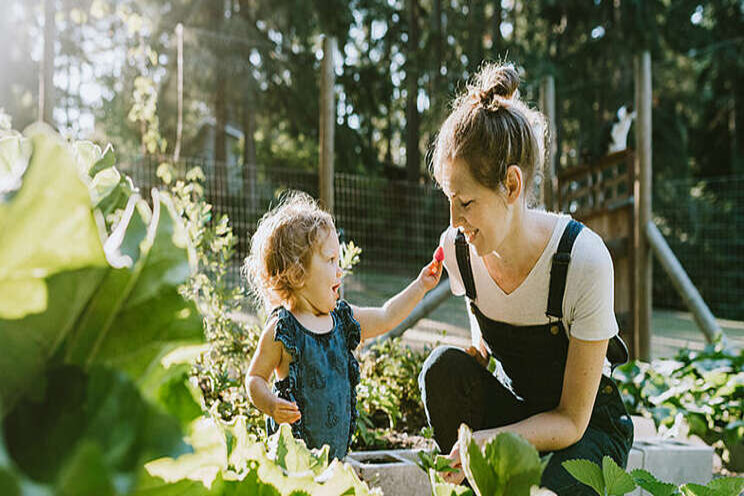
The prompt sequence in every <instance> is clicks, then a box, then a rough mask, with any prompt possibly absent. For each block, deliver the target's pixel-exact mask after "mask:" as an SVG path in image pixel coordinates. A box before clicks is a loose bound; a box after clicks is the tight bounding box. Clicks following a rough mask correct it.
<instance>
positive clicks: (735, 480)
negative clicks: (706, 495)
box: [708, 477, 744, 496]
mask: <svg viewBox="0 0 744 496" xmlns="http://www.w3.org/2000/svg"><path fill="white" fill-rule="evenodd" d="M708 488H710V489H713V490H714V491H718V492H720V493H721V494H722V495H726V496H739V495H740V494H741V493H742V491H744V477H719V478H717V479H713V480H712V481H710V482H709V483H708Z"/></svg>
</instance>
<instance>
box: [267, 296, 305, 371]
mask: <svg viewBox="0 0 744 496" xmlns="http://www.w3.org/2000/svg"><path fill="white" fill-rule="evenodd" d="M271 318H272V319H275V320H276V325H275V326H274V341H279V342H280V343H282V344H283V345H284V347H285V348H286V349H287V352H288V353H289V354H290V355H292V359H293V360H294V361H296V360H297V359H298V358H299V356H300V349H299V344H298V342H297V333H296V328H295V326H294V323H293V322H292V316H291V315H289V311H288V310H287V309H286V308H284V307H279V308H277V309H276V310H274V311H273V312H272V314H271Z"/></svg>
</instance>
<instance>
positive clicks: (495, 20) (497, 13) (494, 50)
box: [491, 1, 503, 59]
mask: <svg viewBox="0 0 744 496" xmlns="http://www.w3.org/2000/svg"><path fill="white" fill-rule="evenodd" d="M501 13H502V10H501V2H498V1H497V2H494V5H493V17H492V18H491V57H493V58H494V59H498V58H499V57H501V56H503V54H502V53H500V51H501V50H502V48H503V46H502V44H503V39H502V37H501Z"/></svg>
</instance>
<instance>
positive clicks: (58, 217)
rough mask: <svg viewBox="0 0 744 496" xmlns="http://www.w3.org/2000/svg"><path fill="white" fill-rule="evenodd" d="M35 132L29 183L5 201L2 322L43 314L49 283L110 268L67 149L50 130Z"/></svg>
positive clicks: (0, 251)
mask: <svg viewBox="0 0 744 496" xmlns="http://www.w3.org/2000/svg"><path fill="white" fill-rule="evenodd" d="M30 133H31V135H30V142H31V148H32V155H31V160H30V163H29V166H28V170H26V173H25V175H24V177H23V184H22V186H21V188H20V190H19V191H18V192H17V194H15V195H14V196H13V198H12V199H10V201H8V202H0V232H2V233H3V235H2V237H0V319H19V318H22V317H24V316H26V315H29V314H32V313H40V312H43V311H44V310H45V309H46V307H47V301H48V299H47V288H46V282H45V281H44V279H45V278H47V277H49V276H51V275H54V274H57V273H60V272H62V271H67V270H74V269H79V268H83V267H91V266H105V265H106V260H105V258H104V255H103V249H102V245H101V231H100V230H99V226H98V224H97V223H96V221H95V219H94V216H93V212H92V210H91V204H90V197H89V193H88V188H87V186H86V185H85V183H83V181H81V179H80V177H79V175H78V170H77V167H76V165H75V161H74V158H73V156H72V154H71V153H70V151H69V149H68V147H67V145H66V144H65V143H64V141H62V139H61V138H59V137H58V136H56V135H54V134H52V133H51V132H50V131H49V130H48V129H47V128H45V127H41V128H40V127H32V128H31V130H30ZM18 139H21V138H18Z"/></svg>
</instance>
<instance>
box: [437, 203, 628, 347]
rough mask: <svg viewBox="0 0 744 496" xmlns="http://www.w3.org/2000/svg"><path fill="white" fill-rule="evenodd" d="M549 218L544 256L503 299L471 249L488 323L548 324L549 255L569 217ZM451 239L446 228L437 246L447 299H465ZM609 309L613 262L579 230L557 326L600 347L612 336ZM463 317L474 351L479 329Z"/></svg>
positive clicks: (599, 242)
mask: <svg viewBox="0 0 744 496" xmlns="http://www.w3.org/2000/svg"><path fill="white" fill-rule="evenodd" d="M549 215H555V216H556V217H557V222H556V224H555V228H554V230H553V234H552V236H551V237H550V241H549V242H548V244H547V246H546V247H545V251H543V253H542V254H541V255H540V258H539V259H538V261H537V263H536V264H535V266H534V267H533V268H532V271H531V272H530V273H529V274H528V275H527V277H526V278H525V280H524V281H523V282H522V284H520V285H519V287H517V288H516V289H515V290H514V291H512V292H511V293H509V294H506V293H504V291H503V290H502V289H501V288H500V287H499V286H498V284H496V282H494V280H493V279H492V278H491V276H490V275H489V273H488V270H487V269H486V265H485V263H484V262H483V259H482V258H481V257H479V256H478V254H477V253H476V252H475V249H474V248H473V247H472V246H470V265H471V267H472V271H473V279H474V280H475V292H476V298H475V304H476V305H477V306H478V309H479V310H480V311H481V313H483V315H485V316H486V317H488V318H489V319H491V320H496V321H500V322H506V323H509V324H512V325H536V324H546V323H548V322H549V321H550V319H553V317H551V318H550V319H549V318H548V317H547V316H546V315H545V312H546V310H547V308H548V292H549V287H550V268H551V264H552V261H553V254H554V253H555V252H556V250H557V249H558V242H559V241H560V239H561V236H562V235H563V230H564V228H565V227H566V225H567V224H568V222H569V220H571V217H570V216H568V215H563V214H552V213H551V214H549ZM456 235H457V230H456V229H454V228H453V227H449V228H448V229H447V230H446V231H444V232H443V233H442V237H441V239H440V244H441V245H442V247H443V248H444V267H445V268H446V269H447V273H448V274H449V280H450V288H451V290H452V293H453V294H455V295H457V296H461V295H464V294H465V286H464V285H463V282H462V277H461V276H460V271H459V270H458V266H457V258H456V256H455V236H456ZM613 303H614V274H613V268H612V258H611V257H610V253H609V251H608V250H607V247H606V246H605V244H604V242H603V241H602V238H600V237H599V236H598V235H597V234H596V233H595V232H594V231H591V230H590V229H589V228H587V227H584V229H582V230H581V232H580V233H579V235H578V236H577V238H576V241H575V242H574V245H573V249H572V251H571V262H570V263H569V265H568V273H567V275H566V291H565V294H564V297H563V319H562V320H563V326H564V328H565V329H566V330H567V333H568V335H569V336H574V337H577V338H579V339H583V340H587V341H599V340H602V339H609V338H611V337H612V336H614V335H615V334H617V332H618V326H617V320H615V313H614V311H613ZM468 314H469V317H470V330H471V339H472V342H473V345H474V346H477V345H478V344H479V343H480V340H481V333H480V329H479V327H478V322H477V321H476V319H475V316H474V315H473V314H472V312H471V311H470V308H469V307H468Z"/></svg>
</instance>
